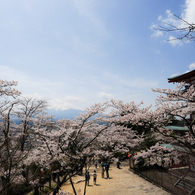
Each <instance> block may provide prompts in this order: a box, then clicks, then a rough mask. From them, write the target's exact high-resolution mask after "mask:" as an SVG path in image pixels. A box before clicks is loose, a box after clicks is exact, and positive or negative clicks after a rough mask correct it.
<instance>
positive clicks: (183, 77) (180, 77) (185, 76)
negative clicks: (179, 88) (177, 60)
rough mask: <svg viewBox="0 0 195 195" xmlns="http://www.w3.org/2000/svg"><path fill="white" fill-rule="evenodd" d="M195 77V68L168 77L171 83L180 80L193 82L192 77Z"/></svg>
mask: <svg viewBox="0 0 195 195" xmlns="http://www.w3.org/2000/svg"><path fill="white" fill-rule="evenodd" d="M192 77H195V70H192V71H190V72H187V73H184V74H181V75H178V76H175V77H171V78H168V80H169V81H168V82H169V83H175V82H176V83H180V82H185V83H191V78H192Z"/></svg>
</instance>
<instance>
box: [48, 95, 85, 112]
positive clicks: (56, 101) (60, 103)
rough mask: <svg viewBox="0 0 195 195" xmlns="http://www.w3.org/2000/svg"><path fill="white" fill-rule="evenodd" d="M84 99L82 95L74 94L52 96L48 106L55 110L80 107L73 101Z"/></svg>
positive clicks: (82, 100)
mask: <svg viewBox="0 0 195 195" xmlns="http://www.w3.org/2000/svg"><path fill="white" fill-rule="evenodd" d="M84 101H85V99H84V98H82V97H76V96H66V97H64V98H63V97H62V98H54V97H52V98H51V99H50V100H49V101H48V102H49V105H50V106H49V108H53V109H55V110H66V109H70V108H73V109H80V110H81V108H79V107H77V106H75V103H77V102H84Z"/></svg>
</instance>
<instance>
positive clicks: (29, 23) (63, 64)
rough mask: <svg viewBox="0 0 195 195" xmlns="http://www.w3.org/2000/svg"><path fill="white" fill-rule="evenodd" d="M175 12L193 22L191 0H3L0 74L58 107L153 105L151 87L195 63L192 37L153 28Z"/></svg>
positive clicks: (29, 94)
mask: <svg viewBox="0 0 195 195" xmlns="http://www.w3.org/2000/svg"><path fill="white" fill-rule="evenodd" d="M172 13H174V14H176V15H178V16H182V17H183V18H184V19H186V20H187V21H189V22H195V0H177V1H175V0H169V1H165V0H158V1H156V0H131V1H130V0H55V1H53V0H17V1H16V0H7V1H4V0H0V79H2V80H8V81H12V80H14V81H18V86H17V87H16V88H17V89H18V90H19V91H21V92H22V95H23V96H25V97H32V98H36V99H47V101H48V103H49V105H50V108H53V109H57V110H58V109H60V110H65V109H70V108H73V109H81V110H84V109H85V108H86V107H90V106H91V105H93V104H95V103H99V102H100V103H102V102H105V101H107V100H110V99H114V100H122V101H123V102H124V103H126V102H131V101H135V103H137V104H138V103H140V102H141V101H143V102H144V106H148V105H150V104H153V105H154V104H155V98H156V97H157V95H158V94H156V93H154V92H152V90H151V88H174V87H175V85H174V84H170V83H168V80H167V78H169V77H171V76H175V75H179V74H183V73H185V72H186V71H191V70H193V69H194V68H195V55H194V51H195V42H193V41H192V42H189V41H179V40H176V41H170V40H172V39H173V38H174V37H177V34H176V33H175V34H174V33H167V32H161V31H156V30H154V29H153V27H154V26H156V25H160V24H162V22H168V23H170V24H177V25H180V24H179V21H175V20H174V17H173V15H172Z"/></svg>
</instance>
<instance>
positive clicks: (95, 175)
mask: <svg viewBox="0 0 195 195" xmlns="http://www.w3.org/2000/svg"><path fill="white" fill-rule="evenodd" d="M97 175H98V174H97V173H96V171H95V170H94V172H93V184H94V185H96V180H97Z"/></svg>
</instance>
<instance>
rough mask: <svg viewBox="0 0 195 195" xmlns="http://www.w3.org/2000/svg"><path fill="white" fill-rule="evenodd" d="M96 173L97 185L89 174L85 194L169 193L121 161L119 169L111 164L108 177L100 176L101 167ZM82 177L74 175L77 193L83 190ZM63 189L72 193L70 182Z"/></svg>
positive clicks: (162, 194) (136, 194) (80, 193)
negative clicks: (130, 169)
mask: <svg viewBox="0 0 195 195" xmlns="http://www.w3.org/2000/svg"><path fill="white" fill-rule="evenodd" d="M93 170H94V167H92V168H90V170H89V172H90V174H92V173H93ZM96 171H97V173H98V177H97V185H93V176H91V179H90V182H89V184H90V185H89V186H87V193H86V195H144V194H147V195H170V194H169V193H168V192H166V191H164V190H162V189H161V188H159V187H157V186H156V185H153V184H152V183H150V182H148V181H146V180H145V179H143V178H142V177H139V176H138V175H136V174H134V173H133V172H131V171H129V170H128V166H126V165H125V164H124V163H122V166H121V169H117V168H116V166H115V164H113V165H111V167H110V171H109V175H110V179H104V178H101V168H97V169H96ZM82 180H84V177H79V176H77V177H74V178H73V181H74V182H79V181H81V182H79V183H77V184H75V188H76V191H77V194H78V195H82V194H83V191H84V182H82ZM62 189H63V191H64V192H65V191H66V192H70V195H73V191H72V187H71V185H70V184H65V185H64V186H63V187H62Z"/></svg>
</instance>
